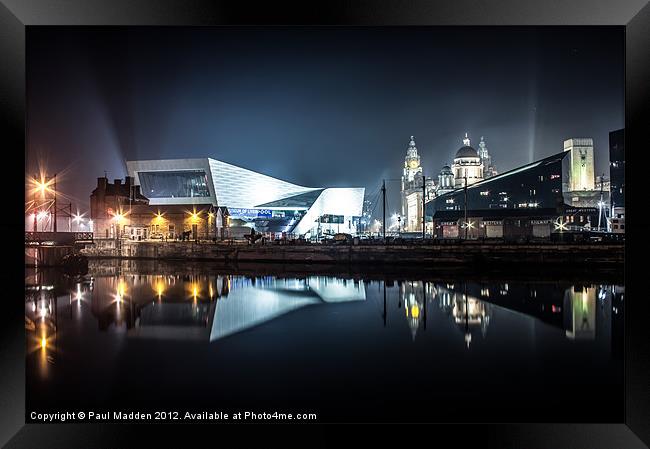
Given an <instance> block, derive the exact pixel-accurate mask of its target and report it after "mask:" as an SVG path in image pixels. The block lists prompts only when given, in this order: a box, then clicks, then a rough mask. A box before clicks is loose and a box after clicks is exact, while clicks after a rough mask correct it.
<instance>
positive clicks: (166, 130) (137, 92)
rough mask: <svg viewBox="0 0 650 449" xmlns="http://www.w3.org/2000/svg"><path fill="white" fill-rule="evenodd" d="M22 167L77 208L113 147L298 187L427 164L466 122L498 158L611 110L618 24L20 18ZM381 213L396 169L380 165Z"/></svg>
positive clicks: (438, 162) (561, 135)
mask: <svg viewBox="0 0 650 449" xmlns="http://www.w3.org/2000/svg"><path fill="white" fill-rule="evenodd" d="M27 101H28V151H27V174H30V173H33V172H34V171H35V170H36V165H37V161H41V163H42V164H43V165H45V166H46V167H47V171H48V172H49V173H54V172H58V173H62V175H61V176H60V180H59V183H60V184H59V189H60V190H61V191H63V192H64V193H65V194H67V196H69V197H71V198H72V200H73V202H75V203H78V205H79V208H80V209H81V210H82V211H83V210H86V209H87V207H88V202H89V198H88V197H89V195H90V192H91V191H92V189H93V188H94V187H95V185H96V182H97V181H96V178H97V177H99V176H103V175H104V171H107V172H108V177H109V178H111V179H113V178H120V177H123V176H124V175H126V169H125V164H124V161H125V160H129V159H156V158H183V157H212V158H215V159H220V160H223V161H225V162H229V163H232V164H235V165H240V166H242V167H245V168H249V169H252V170H255V171H258V172H261V173H265V174H268V175H271V176H274V177H278V178H281V179H284V180H287V181H290V182H294V183H296V184H300V185H304V186H310V187H320V186H327V187H337V186H350V187H357V186H359V187H366V188H367V194H368V195H371V194H372V193H374V192H375V191H376V190H377V188H378V187H379V185H380V184H381V180H382V178H388V179H397V178H399V177H400V176H401V169H402V166H403V163H404V155H405V152H406V147H407V144H408V141H409V136H411V135H414V136H415V138H416V142H417V147H418V150H419V153H420V155H421V157H422V163H423V166H424V172H425V175H427V176H437V174H438V172H439V170H440V168H441V167H442V165H444V164H448V163H451V161H452V158H453V156H454V154H455V152H456V150H457V149H458V148H459V147H460V146H461V145H462V142H461V139H462V136H463V135H464V133H465V132H468V133H469V136H470V138H471V139H472V146H474V147H475V148H477V147H478V141H479V138H480V136H485V140H486V142H487V144H488V149H489V151H490V153H491V154H492V156H493V161H494V163H495V164H496V165H497V168H498V169H499V171H500V172H503V171H506V170H509V169H512V168H515V167H517V166H519V165H521V164H524V163H527V162H530V161H532V160H534V159H538V158H542V157H545V156H548V155H550V154H553V153H555V152H559V151H562V142H563V140H564V139H566V138H570V137H593V139H594V146H595V153H596V171H597V173H599V174H600V173H603V172H605V173H607V174H608V171H609V170H608V164H609V160H608V133H609V132H610V131H612V130H615V129H620V128H622V127H623V126H624V29H623V27H562V28H559V27H528V28H520V27H498V28H497V27H495V28H475V27H450V28H445V27H433V28H428V27H419V28H337V27H329V28H327V27H322V28H266V29H263V28H151V27H150V28H146V27H142V28H106V27H98V28H92V27H88V28H76V29H75V28H57V27H37V28H34V27H30V28H29V29H28V33H27ZM387 187H388V189H389V192H390V196H389V212H391V211H393V210H397V209H398V203H397V201H398V195H397V192H398V190H399V183H398V182H395V181H389V182H388V183H387Z"/></svg>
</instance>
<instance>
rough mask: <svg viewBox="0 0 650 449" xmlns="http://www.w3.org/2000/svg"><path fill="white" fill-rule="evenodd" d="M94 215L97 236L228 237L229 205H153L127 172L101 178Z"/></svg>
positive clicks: (92, 206) (92, 209)
mask: <svg viewBox="0 0 650 449" xmlns="http://www.w3.org/2000/svg"><path fill="white" fill-rule="evenodd" d="M90 215H91V219H92V220H93V223H94V232H95V236H96V238H100V239H101V238H110V239H113V238H116V237H118V236H119V237H127V238H130V239H133V240H143V239H150V238H158V239H171V240H174V239H179V238H186V239H192V240H197V239H199V240H208V239H214V238H217V239H223V238H227V237H228V233H227V229H226V228H227V227H228V209H227V208H225V207H215V206H212V205H209V204H207V205H206V204H202V205H201V204H200V205H192V204H171V205H150V204H149V200H148V199H147V198H146V197H144V196H143V195H142V194H141V193H140V186H138V185H134V184H133V178H131V177H129V176H127V177H126V178H125V180H124V183H122V180H120V179H116V180H115V181H114V183H113V184H111V183H109V182H108V179H107V178H105V177H103V178H98V179H97V188H95V190H93V192H92V193H91V195H90Z"/></svg>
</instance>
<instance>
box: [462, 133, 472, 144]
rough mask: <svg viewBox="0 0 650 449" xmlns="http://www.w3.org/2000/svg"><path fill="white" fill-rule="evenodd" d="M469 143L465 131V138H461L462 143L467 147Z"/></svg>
mask: <svg viewBox="0 0 650 449" xmlns="http://www.w3.org/2000/svg"><path fill="white" fill-rule="evenodd" d="M469 144H470V142H469V137H467V133H465V138H464V139H463V145H465V146H467V147H468V146H469Z"/></svg>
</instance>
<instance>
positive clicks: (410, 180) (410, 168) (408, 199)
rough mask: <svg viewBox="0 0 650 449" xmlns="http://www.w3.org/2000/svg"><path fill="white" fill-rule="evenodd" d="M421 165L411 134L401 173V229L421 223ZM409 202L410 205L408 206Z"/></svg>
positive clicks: (414, 226)
mask: <svg viewBox="0 0 650 449" xmlns="http://www.w3.org/2000/svg"><path fill="white" fill-rule="evenodd" d="M423 182H424V179H423V178H422V165H421V164H420V155H419V154H418V149H417V147H416V146H415V137H413V136H411V140H410V141H409V144H408V147H407V149H406V157H405V158H404V171H403V173H402V215H401V227H402V230H403V231H415V230H417V229H418V227H419V229H421V226H422V224H421V223H420V222H421V221H422V218H421V217H422V211H421V209H422V206H421V203H422V183H423ZM409 203H411V204H410V206H411V207H409Z"/></svg>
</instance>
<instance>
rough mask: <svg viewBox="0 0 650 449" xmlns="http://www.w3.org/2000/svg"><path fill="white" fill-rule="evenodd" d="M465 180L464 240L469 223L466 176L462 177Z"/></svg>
mask: <svg viewBox="0 0 650 449" xmlns="http://www.w3.org/2000/svg"><path fill="white" fill-rule="evenodd" d="M464 178H465V187H464V191H465V240H467V229H468V228H469V223H468V221H467V175H465V176H464Z"/></svg>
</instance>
